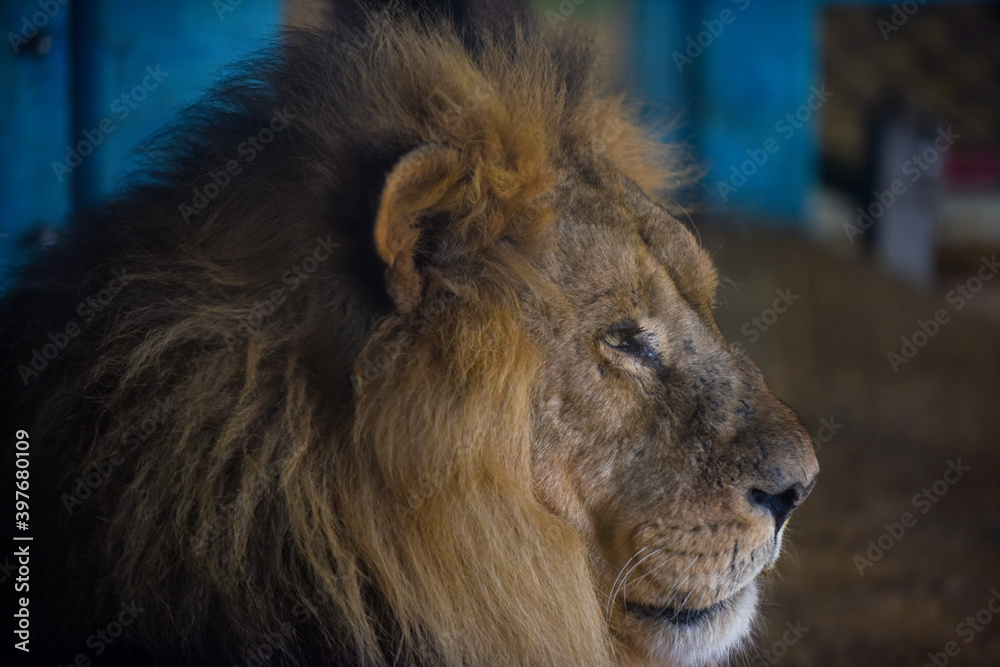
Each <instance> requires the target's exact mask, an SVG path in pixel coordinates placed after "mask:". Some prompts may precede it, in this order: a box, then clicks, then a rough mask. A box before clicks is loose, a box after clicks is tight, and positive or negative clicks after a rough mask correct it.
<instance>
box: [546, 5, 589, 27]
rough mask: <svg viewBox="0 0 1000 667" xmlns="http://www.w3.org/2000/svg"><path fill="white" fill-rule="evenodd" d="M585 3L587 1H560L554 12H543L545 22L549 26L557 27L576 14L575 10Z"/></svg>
mask: <svg viewBox="0 0 1000 667" xmlns="http://www.w3.org/2000/svg"><path fill="white" fill-rule="evenodd" d="M585 2H587V0H562V1H561V2H560V3H559V6H558V7H556V9H555V11H553V10H551V9H549V10H546V11H545V20H546V21H548V22H549V25H550V26H556V25H559V24H560V23H563V22H564V21H567V20H569V17H571V16H573V14H575V13H576V8H577V7H579V6H580V5H582V4H583V3H585Z"/></svg>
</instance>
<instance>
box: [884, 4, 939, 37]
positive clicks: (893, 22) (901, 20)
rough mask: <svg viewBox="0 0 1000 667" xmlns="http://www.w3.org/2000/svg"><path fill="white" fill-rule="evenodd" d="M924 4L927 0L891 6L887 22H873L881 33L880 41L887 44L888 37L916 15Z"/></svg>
mask: <svg viewBox="0 0 1000 667" xmlns="http://www.w3.org/2000/svg"><path fill="white" fill-rule="evenodd" d="M926 2H927V0H906V2H901V3H898V4H893V5H892V14H890V15H889V20H888V21H886V20H885V19H879V20H878V21H876V22H875V25H876V26H877V27H878V31H879V32H880V33H882V41H883V42H888V41H889V36H890V35H892V34H893V33H894V32H897V31H898V30H899V29H900V28H902V27H903V26H904V25H906V22H907V21H909V20H910V17H911V16H913V15H914V14H916V13H917V10H918V9H920V7H921V6H922V5H924V4H925V3H926Z"/></svg>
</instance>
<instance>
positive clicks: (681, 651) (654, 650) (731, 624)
mask: <svg viewBox="0 0 1000 667" xmlns="http://www.w3.org/2000/svg"><path fill="white" fill-rule="evenodd" d="M756 610H757V583H756V581H751V582H750V583H749V584H747V585H746V586H745V587H743V588H742V589H740V590H739V591H738V592H737V593H736V594H734V595H733V596H731V597H729V598H727V599H725V600H722V601H721V602H717V603H716V604H713V605H712V606H711V607H706V608H705V609H695V610H690V609H687V610H677V609H674V608H655V607H646V606H641V605H640V606H631V605H630V606H629V607H628V611H627V616H626V619H627V620H626V623H625V625H626V626H627V627H628V628H629V630H630V632H629V633H628V634H629V635H630V637H629V639H630V640H631V641H629V642H628V643H629V644H630V645H631V646H632V647H633V650H634V656H633V657H634V658H635V659H636V661H637V662H636V663H635V664H644V665H683V666H685V667H687V666H691V667H696V666H699V665H715V664H718V663H719V662H722V661H724V660H725V659H726V657H727V656H728V655H730V654H731V653H732V652H733V651H734V650H736V649H737V648H738V647H739V646H740V644H741V643H742V642H743V641H744V640H745V639H746V638H747V637H748V636H749V634H750V628H751V625H752V623H753V619H754V615H755V613H756ZM626 662H629V661H626Z"/></svg>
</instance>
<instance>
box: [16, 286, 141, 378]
mask: <svg viewBox="0 0 1000 667" xmlns="http://www.w3.org/2000/svg"><path fill="white" fill-rule="evenodd" d="M111 276H112V277H111V279H110V280H109V281H108V282H107V285H106V286H105V287H104V288H103V289H101V290H99V291H98V292H96V293H94V294H91V295H90V296H88V297H86V298H84V299H83V300H82V301H80V303H78V304H77V306H76V314H77V316H78V317H79V318H80V321H77V320H76V319H70V320H67V322H66V324H64V325H63V327H62V329H57V330H56V331H55V332H52V331H48V332H46V334H45V337H46V338H47V339H48V342H46V343H43V344H42V345H41V346H40V347H36V348H34V349H33V350H31V359H29V360H28V362H27V363H22V364H20V365H18V367H17V372H18V374H19V375H20V376H21V382H22V383H23V384H24V386H25V387H27V386H28V383H29V382H30V381H32V380H34V379H35V378H37V377H38V376H39V374H41V373H42V371H44V370H45V369H46V368H48V366H49V362H51V361H52V360H54V359H55V358H56V357H58V356H59V354H60V353H61V352H62V351H63V350H65V349H66V348H67V347H69V345H70V343H71V342H72V341H73V339H75V338H76V337H77V336H79V335H80V333H81V332H82V331H83V329H84V327H86V326H87V325H88V324H90V323H91V322H93V321H94V319H95V318H96V317H97V315H98V314H99V313H101V312H102V311H103V310H104V309H105V308H107V306H108V304H110V303H111V301H112V300H114V298H115V296H117V295H118V294H119V293H120V292H121V291H122V290H123V289H124V288H125V287H126V286H127V285H128V284H129V282H130V281H131V277H129V275H128V274H126V273H125V270H124V269H116V270H114V271H112V272H111Z"/></svg>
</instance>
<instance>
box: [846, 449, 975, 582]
mask: <svg viewBox="0 0 1000 667" xmlns="http://www.w3.org/2000/svg"><path fill="white" fill-rule="evenodd" d="M970 470H972V468H970V467H969V466H966V465H962V459H955V460H954V461H948V467H947V468H945V471H944V473H943V474H942V475H941V478H940V479H938V480H936V481H935V482H934V483H933V484H931V485H930V486H925V487H924V488H922V489H921V490H920V491H919V492H918V493H916V494H914V496H913V498H911V499H910V504H911V505H913V508H914V509H916V510H920V514H927V513H928V512H930V511H931V508H932V507H933V506H934V505H935V504H937V502H938V501H940V500H941V498H943V497H944V496H945V494H947V493H948V491H949V489H951V487H952V486H954V485H955V484H958V482H959V480H961V479H962V477H964V476H965V473H967V472H969V471H970ZM917 518H918V517H917V515H916V514H914V513H913V512H903V513H902V514H900V515H899V519H898V520H897V521H894V522H892V523H883V524H882V527H883V528H885V532H883V533H882V534H881V535H879V536H878V537H876V538H875V539H872V540H868V545H867V546H868V549H867V551H865V552H864V556H859V555H857V554H855V556H854V567H856V568H857V570H858V574H859V575H860V576H862V577H863V576H865V570H867V569H868V568H870V567H872V566H874V565H875V563H877V562H879V561H880V560H882V558H883V556H885V554H886V553H888V552H889V551H890V550H891V549H892V548H893V547H894V546H896V544H898V543H899V541H900V540H901V539H903V536H904V535H906V531H907V529H908V528H913V527H914V526H916V525H917Z"/></svg>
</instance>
